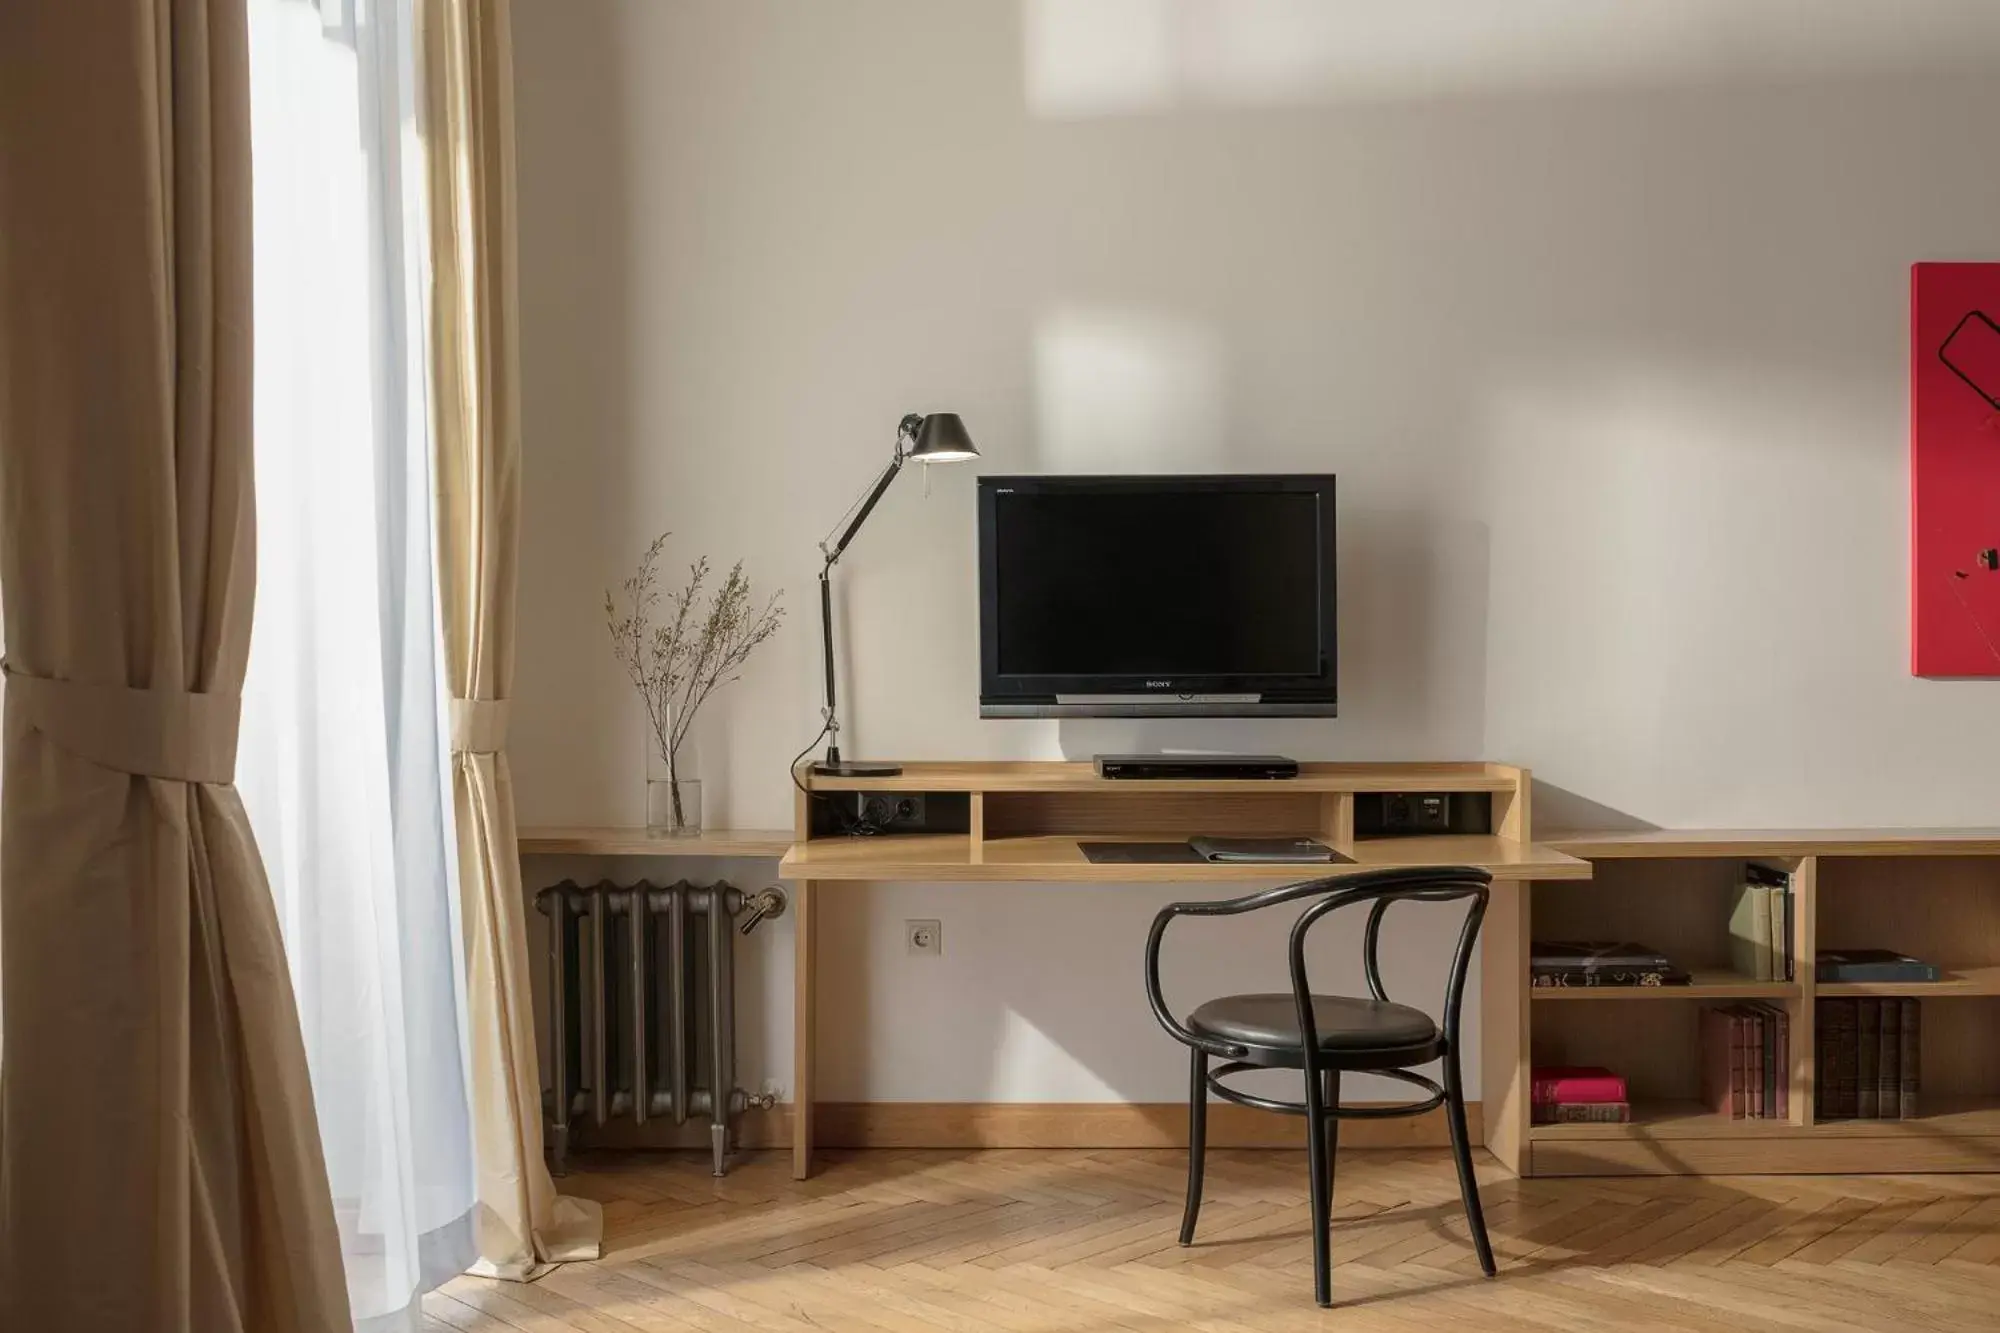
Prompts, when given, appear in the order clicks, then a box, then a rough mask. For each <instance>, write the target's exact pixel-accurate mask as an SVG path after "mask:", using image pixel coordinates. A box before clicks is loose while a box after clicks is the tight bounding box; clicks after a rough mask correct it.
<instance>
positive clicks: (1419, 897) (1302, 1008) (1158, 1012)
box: [1146, 866, 1493, 1071]
mask: <svg viewBox="0 0 2000 1333" xmlns="http://www.w3.org/2000/svg"><path fill="white" fill-rule="evenodd" d="M1492 881H1493V877H1492V875H1490V874H1488V873H1487V872H1486V871H1484V870H1480V869H1478V868H1476V867H1473V866H1432V867H1408V868H1402V867H1399V868H1396V869H1391V870H1369V871H1362V872H1360V873H1358V874H1350V875H1328V876H1323V877H1321V878H1319V879H1312V880H1306V881H1304V882H1302V883H1298V884H1286V885H1281V886H1280V887H1278V888H1275V889H1265V890H1263V891H1262V892H1259V893H1252V894H1247V895H1245V896H1244V897H1241V898H1228V899H1223V900H1221V901H1217V902H1188V903H1170V904H1168V905H1167V906H1166V907H1164V908H1162V909H1161V910H1160V913H1159V915H1158V916H1155V917H1154V918H1153V928H1152V930H1151V931H1150V932H1149V933H1148V934H1147V937H1146V999H1147V1002H1148V1003H1149V1004H1150V1005H1151V1006H1152V1009H1153V1017H1154V1018H1155V1019H1157V1020H1158V1021H1159V1023H1160V1026H1161V1027H1163V1028H1165V1029H1166V1030H1167V1032H1168V1033H1169V1034H1170V1035H1171V1036H1172V1037H1173V1038H1174V1039H1175V1040H1176V1041H1179V1042H1181V1043H1183V1044H1185V1045H1188V1046H1194V1047H1198V1048H1200V1049H1202V1050H1205V1051H1207V1052H1209V1053H1210V1054H1211V1055H1219V1056H1223V1057H1225V1058H1228V1059H1239V1058H1241V1057H1242V1056H1244V1055H1245V1054H1247V1053H1248V1052H1247V1051H1246V1050H1245V1049H1244V1048H1243V1047H1240V1046H1235V1045H1232V1044H1230V1043H1228V1042H1224V1041H1218V1040H1216V1039H1214V1038H1209V1037H1200V1036H1197V1035H1195V1034H1194V1033H1192V1032H1190V1031H1188V1030H1187V1028H1186V1027H1184V1026H1182V1024H1181V1023H1180V1021H1179V1020H1178V1019H1176V1018H1175V1017H1174V1016H1173V1014H1172V1012H1171V1011H1170V1010H1168V1008H1167V1005H1166V1000H1165V999H1164V997H1163V996H1162V995H1161V993H1160V942H1161V940H1162V939H1164V938H1165V936H1166V933H1167V927H1168V926H1169V925H1171V924H1172V923H1173V922H1174V920H1175V919H1176V918H1178V917H1183V916H1241V915H1243V914H1244V913H1246V912H1255V911H1259V910H1261V909H1263V908H1266V907H1276V906H1279V905H1281V904H1284V903H1291V902H1297V901H1299V900H1301V899H1307V898H1310V899H1312V900H1313V901H1312V903H1311V904H1310V905H1309V906H1308V907H1307V908H1306V909H1305V911H1304V912H1302V913H1301V914H1300V915H1299V919H1298V920H1297V921H1296V922H1294V923H1293V925H1292V932H1291V939H1290V950H1289V955H1288V956H1289V960H1290V972H1291V982H1292V994H1293V997H1294V999H1295V1001H1296V1002H1297V1004H1298V1010H1299V1031H1300V1034H1301V1036H1302V1037H1303V1039H1304V1042H1305V1059H1306V1064H1307V1068H1308V1070H1309V1071H1310V1070H1312V1069H1315V1068H1316V1066H1317V1062H1318V1052H1319V1033H1318V1029H1317V1027H1316V1026H1315V1024H1314V1022H1313V1012H1312V981H1311V978H1310V977H1309V976H1308V975H1307V971H1306V957H1305V946H1306V937H1307V935H1308V934H1310V933H1311V931H1312V928H1313V927H1314V926H1315V925H1317V924H1318V923H1319V922H1320V920H1322V919H1323V918H1324V917H1326V916H1328V915H1329V914H1331V913H1333V912H1337V911H1339V910H1340V909H1341V908H1343V907H1351V906H1353V905H1355V904H1356V903H1364V902H1365V903H1372V904H1373V906H1372V907H1371V908H1370V909H1369V912H1368V928H1367V931H1366V933H1365V934H1364V935H1363V937H1362V967H1363V971H1364V973H1365V974H1366V976H1367V980H1368V993H1369V994H1370V995H1372V996H1374V997H1375V998H1376V999H1378V1000H1385V1001H1386V1000H1387V999H1388V998H1389V995H1388V992H1387V991H1386V990H1385V989H1384V988H1383V985H1382V965H1381V957H1380V951H1381V939H1382V918H1383V917H1384V916H1385V915H1386V914H1387V913H1388V910H1389V905H1390V904H1391V903H1398V902H1410V901H1416V902H1455V901H1463V902H1465V903H1466V912H1465V919H1464V923H1463V924H1462V925H1461V926H1460V928H1459V932H1458V944H1457V947H1456V948H1455V949H1454V951H1453V953H1452V959H1451V970H1450V972H1449V973H1448V975H1447V977H1446V981H1445V997H1444V1038H1445V1041H1446V1042H1447V1043H1448V1044H1449V1045H1450V1046H1451V1047H1452V1048H1453V1049H1454V1050H1456V1049H1457V1046H1458V1034H1459V1017H1460V1012H1461V1010H1462V1008H1463V1001H1464V997H1465V974H1466V971H1467V970H1468V969H1469V968H1470V967H1471V965H1472V950H1473V948H1474V947H1475V946H1476V945H1477V944H1478V942H1479V927H1480V923H1481V922H1482V921H1484V920H1485V917H1486V903H1487V899H1488V896H1489V893H1490V886H1491V884H1492Z"/></svg>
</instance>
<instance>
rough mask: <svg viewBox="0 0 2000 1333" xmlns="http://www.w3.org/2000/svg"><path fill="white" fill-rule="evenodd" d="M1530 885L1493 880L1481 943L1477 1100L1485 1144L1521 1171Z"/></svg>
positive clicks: (1525, 1165)
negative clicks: (1484, 1133) (1484, 1124)
mask: <svg viewBox="0 0 2000 1333" xmlns="http://www.w3.org/2000/svg"><path fill="white" fill-rule="evenodd" d="M1530 891H1531V886H1530V885H1529V884H1528V883H1526V882H1525V881H1520V880H1495V881H1494V883H1493V890H1492V898H1491V899H1490V900H1489V901H1488V903H1487V907H1486V926H1485V929H1484V930H1483V931H1482V932H1481V934H1480V940H1479V948H1480V957H1479V982H1480V992H1481V994H1480V1006H1479V1035H1480V1053H1479V1100H1480V1102H1481V1103H1482V1106H1481V1108H1480V1109H1481V1112H1482V1118H1483V1119H1484V1120H1485V1122H1486V1150H1487V1151H1488V1152H1490V1153H1492V1154H1493V1155H1494V1156H1495V1157H1497V1158H1498V1159H1500V1164H1501V1165H1502V1166H1504V1167H1506V1168H1507V1169H1508V1170H1509V1171H1511V1172H1513V1173H1514V1174H1515V1175H1517V1176H1521V1175H1526V1174H1528V1172H1529V1170H1530V1169H1531V1164H1530V1160H1529V1157H1528V1084H1529V1074H1528V1067H1529V1064H1530V1057H1531V1054H1532V1052H1531V1051H1530V1050H1529V1047H1528V1035H1529V1028H1530V1024H1529V1003H1528V1001H1529V997H1528V952H1529V947H1528V940H1529V929H1530V927H1529V922H1528V903H1529V894H1530Z"/></svg>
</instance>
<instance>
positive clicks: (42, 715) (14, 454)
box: [0, 0, 349, 1333]
mask: <svg viewBox="0 0 2000 1333" xmlns="http://www.w3.org/2000/svg"><path fill="white" fill-rule="evenodd" d="M248 103H249V70H248V53H247V50H246V32H245V17H244V8H243V5H242V3H241V0H89V2H88V3H84V2H82V0H63V2H61V3H6V4H0V579H4V583H5V593H6V596H5V607H6V611H5V614H6V633H7V653H8V685H7V691H6V694H7V700H6V721H5V744H4V756H0V762H4V781H3V782H0V793H4V796H3V797H0V914H4V917H5V928H4V930H0V941H4V946H0V947H4V949H5V956H4V958H0V985H4V987H5V997H4V1004H0V1013H4V1016H5V1023H6V1034H5V1049H6V1055H7V1065H6V1070H5V1078H4V1086H0V1328H5V1329H8V1330H14V1329H19V1330H22V1333H27V1330H31V1329H32V1330H37V1331H38V1333H39V1331H40V1330H50V1331H51V1333H54V1330H72V1329H74V1330H83V1329H88V1330H91V1331H92V1333H123V1331H125V1330H132V1331H134V1333H139V1331H141V1330H143V1333H176V1331H178V1330H189V1331H190V1333H192V1331H195V1330H198V1331H199V1333H235V1331H237V1330H245V1331H249V1333H292V1331H293V1330H326V1331H327V1333H331V1331H332V1330H336V1329H338V1330H345V1329H347V1328H348V1326H349V1320H348V1307H347V1297H346V1289H345V1285H344V1279H343V1276H342V1272H341V1258H340V1246H339V1240H338V1238H337V1235H336V1233H335V1229H334V1216H333V1205H332V1201H331V1199H330V1198H329V1197H328V1190H327V1182H326V1168H325V1165H324V1162H323V1161H322V1159H321V1156H320V1148H319V1134H318V1126H317V1124H316V1122H315V1119H314V1114H313V1101H312V1095H311V1090H310V1088H309V1087H308V1085H307V1078H306V1064H305V1054H304V1050H303V1048H302V1046H301V1044H300V1040H299V1027H298V1016H297V1011H296V1009H295V1007H294V1005H293V1000H292V991H291V981H290V977H289V974H288V973H287V970H286V963H285V955H284V950H283V946H282V943H281V941H280V939H279V935H278V925H277V919H276V917H275V915H274V913H273V911H272V906H271V899H270V893H269V890H268V888H267V886H266V884H265V880H264V871H263V865H262V863H261V861H260V860H259V859H258V855H257V847H256V843H255V842H254V841H253V839H252V838H251V834H250V827H249V824H248V822H247V821H246V820H245V818H244V815H243V807H242V805H241V803H240V802H239V801H238V799H237V795H236V790H235V788H234V787H233V786H231V780H232V777H233V773H234V768H235V751H236V724H237V714H238V693H239V691H240V689H241V687H242V684H243V672H244V664H245V659H246V657H247V655H248V651H249V643H250V602H251V595H252V589H253V583H254V578H253V566H254V560H255V555H254V531H253V521H254V516H253V499H252V496H253V489H252V484H251V472H250V465H251V464H250V460H251V448H250V179H249V177H250V125H249V105H248Z"/></svg>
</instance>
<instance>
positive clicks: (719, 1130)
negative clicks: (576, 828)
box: [535, 880, 785, 1176]
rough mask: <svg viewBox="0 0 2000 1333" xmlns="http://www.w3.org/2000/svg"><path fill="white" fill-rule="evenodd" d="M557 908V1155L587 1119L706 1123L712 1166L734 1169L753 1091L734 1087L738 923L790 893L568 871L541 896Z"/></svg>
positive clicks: (552, 914) (552, 1097)
mask: <svg viewBox="0 0 2000 1333" xmlns="http://www.w3.org/2000/svg"><path fill="white" fill-rule="evenodd" d="M535 906H536V907H537V908H538V909H540V911H541V912H542V914H543V915H544V916H546V917H548V918H549V997H550V1011H551V1018H552V1019H553V1021H552V1022H551V1023H550V1025H549V1026H550V1028H551V1032H552V1037H553V1042H552V1045H551V1048H550V1061H549V1066H550V1069H551V1070H552V1071H553V1077H554V1083H555V1086H554V1087H552V1088H549V1089H546V1090H545V1092H544V1109H545V1110H546V1112H547V1114H548V1119H549V1128H550V1132H551V1140H552V1142H551V1145H550V1156H551V1158H552V1165H553V1168H554V1170H555V1173H556V1174H557V1175H561V1174H563V1172H564V1170H565V1169H566V1163H567V1159H568V1156H569V1149H570V1139H571V1133H572V1131H573V1130H575V1129H577V1128H580V1127H581V1122H582V1119H583V1117H585V1116H588V1117H589V1119H590V1123H592V1124H595V1125H598V1126H600V1127H601V1126H602V1125H604V1124H605V1122H606V1121H608V1120H610V1119H611V1118H612V1117H614V1116H630V1117H631V1118H632V1119H633V1120H634V1121H635V1122H636V1123H638V1124H642V1125H643V1124H645V1123H646V1122H647V1121H649V1120H653V1119H670V1120H672V1121H673V1123H675V1124H677V1125H679V1124H685V1123H687V1120H688V1118H689V1117H690V1116H699V1117H705V1118H706V1119H707V1120H708V1122H709V1127H708V1133H709V1143H710V1147H711V1148H712V1150H713V1151H714V1154H715V1174H716V1175H718V1176H719V1175H722V1174H724V1172H725V1171H726V1170H727V1169H728V1164H729V1148H730V1134H729V1130H730V1121H731V1117H733V1116H734V1115H736V1114H737V1113H738V1112H740V1111H742V1110H743V1108H744V1107H745V1106H746V1105H749V1104H751V1103H753V1102H755V1103H759V1104H763V1105H769V1104H770V1102H771V1101H772V1100H773V1099H771V1098H758V1097H751V1096H749V1095H748V1094H746V1093H745V1092H744V1091H743V1089H741V1088H739V1087H737V1086H736V1004H735V990H734V985H735V967H734V964H735V933H736V932H735V930H733V929H732V925H733V924H734V922H733V918H734V917H735V916H736V915H737V914H738V913H742V914H744V916H743V922H742V925H741V927H740V929H741V931H742V933H743V934H745V935H747V934H749V933H750V932H751V930H753V929H754V928H755V927H756V925H757V923H758V922H760V921H762V920H763V919H764V918H765V917H767V916H776V915H778V914H779V913H780V912H783V911H784V910H785V895H784V891H783V890H781V889H777V888H770V889H765V890H764V891H763V892H762V893H758V894H754V895H746V894H744V893H743V892H742V891H741V890H739V889H736V888H733V887H731V886H730V885H729V884H726V883H722V882H717V883H716V884H714V885H713V886H711V887H707V888H699V887H696V886H695V885H692V884H689V883H688V882H687V881H686V880H682V881H681V882H679V883H677V884H670V885H668V886H666V887H665V888H661V887H659V886H657V885H654V884H651V883H647V882H644V881H641V882H640V883H638V884H634V885H630V886H629V887H620V886H618V885H615V884H612V883H610V882H608V881H605V882H600V883H598V884H596V885H595V886H593V887H590V888H585V887H582V886H581V885H578V884H577V883H575V882H574V881H572V880H565V881H563V882H562V883H561V884H558V885H556V886H555V887H553V888H548V889H543V890H542V891H541V892H540V893H538V894H536V895H535Z"/></svg>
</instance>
